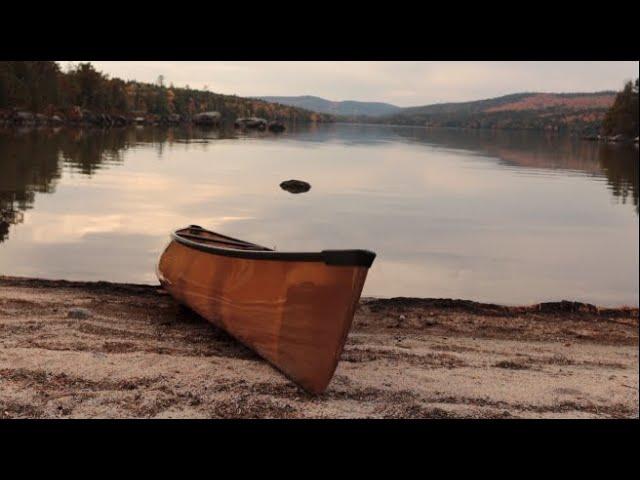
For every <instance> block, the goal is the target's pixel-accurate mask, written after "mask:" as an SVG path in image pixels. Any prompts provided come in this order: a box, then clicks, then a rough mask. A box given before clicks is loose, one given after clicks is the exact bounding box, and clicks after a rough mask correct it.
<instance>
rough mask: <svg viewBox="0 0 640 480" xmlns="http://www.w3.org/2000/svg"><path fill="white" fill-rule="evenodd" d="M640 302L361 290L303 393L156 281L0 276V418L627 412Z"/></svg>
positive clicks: (634, 402) (630, 411)
mask: <svg viewBox="0 0 640 480" xmlns="http://www.w3.org/2000/svg"><path fill="white" fill-rule="evenodd" d="M638 373H639V372H638V309H637V308H619V309H600V308H597V307H595V306H592V305H586V304H578V303H570V302H560V303H548V304H540V305H534V306H526V307H504V306H499V305H488V304H480V303H475V302H470V301H464V300H448V299H408V298H395V299H370V298H369V299H368V298H364V299H362V300H361V303H360V307H359V308H358V311H357V313H356V316H355V319H354V325H353V328H352V330H351V333H350V334H349V338H348V341H347V345H346V347H345V351H344V353H343V355H342V361H341V362H340V364H339V365H338V369H337V371H336V374H335V376H334V378H333V380H332V382H331V384H330V385H329V388H328V389H327V391H326V392H325V393H324V394H322V395H319V396H312V395H309V394H307V393H305V392H304V391H303V390H301V389H299V388H298V387H297V386H296V385H295V384H293V383H291V382H290V381H289V380H287V379H286V378H285V377H284V376H283V375H281V374H280V373H279V372H278V371H277V370H275V369H273V368H272V367H271V366H270V365H269V364H268V363H266V362H265V361H263V360H262V359H260V358H259V357H258V356H257V355H255V354H254V353H252V352H251V351H250V350H248V349H246V348H245V347H243V346H242V345H241V344H239V343H238V342H236V341H235V340H233V339H232V338H231V337H229V336H228V335H227V334H225V333H224V332H223V331H221V330H219V329H217V328H215V327H214V326H212V325H210V324H208V323H207V322H206V321H204V320H203V319H201V318H200V317H198V316H197V315H196V314H194V313H192V312H191V311H189V310H187V309H185V308H183V307H180V306H179V305H177V304H176V303H175V302H174V301H173V299H172V298H171V297H170V296H168V295H166V294H164V292H162V291H161V290H159V288H158V287H152V286H144V285H123V284H111V283H106V282H98V283H85V282H66V281H51V280H38V279H25V278H12V277H1V276H0V418H25V417H26V418H88V417H90V418H153V417H161V418H354V417H355V418H371V417H374V418H516V417H536V418H540V417H546V418H629V417H630V418H638V415H639V412H638Z"/></svg>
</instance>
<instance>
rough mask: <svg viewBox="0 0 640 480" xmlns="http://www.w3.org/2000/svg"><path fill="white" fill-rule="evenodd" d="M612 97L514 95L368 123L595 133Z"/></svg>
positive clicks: (407, 112) (608, 93)
mask: <svg viewBox="0 0 640 480" xmlns="http://www.w3.org/2000/svg"><path fill="white" fill-rule="evenodd" d="M615 95H616V92H613V91H605V92H595V93H516V94H512V95H505V96H502V97H497V98H490V99H486V100H477V101H473V102H460V103H440V104H435V105H425V106H421V107H409V108H403V109H401V110H400V111H398V112H395V113H393V114H391V115H385V116H383V117H379V118H375V119H369V120H371V121H376V122H382V123H394V124H404V125H425V126H437V127H461V128H508V129H520V128H522V129H534V130H575V131H583V132H586V131H596V130H598V129H599V128H600V125H601V124H602V120H603V119H604V117H605V115H606V113H607V110H608V109H609V108H610V107H611V105H612V104H613V101H614V99H615ZM360 120H363V119H360Z"/></svg>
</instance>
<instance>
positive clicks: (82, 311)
mask: <svg viewBox="0 0 640 480" xmlns="http://www.w3.org/2000/svg"><path fill="white" fill-rule="evenodd" d="M90 316H91V312H90V311H89V310H87V309H86V308H71V309H69V311H68V312H67V317H68V318H77V319H79V320H83V319H85V318H89V317H90Z"/></svg>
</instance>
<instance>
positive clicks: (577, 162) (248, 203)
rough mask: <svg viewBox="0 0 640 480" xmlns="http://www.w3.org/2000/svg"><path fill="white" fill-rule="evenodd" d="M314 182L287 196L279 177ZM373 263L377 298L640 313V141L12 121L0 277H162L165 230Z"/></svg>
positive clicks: (1, 170) (0, 199) (0, 153)
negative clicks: (207, 232)
mask: <svg viewBox="0 0 640 480" xmlns="http://www.w3.org/2000/svg"><path fill="white" fill-rule="evenodd" d="M289 178H298V179H302V180H306V181H308V182H310V183H311V184H312V189H311V191H310V192H308V193H305V194H300V195H292V194H290V193H287V192H285V191H283V190H281V189H280V188H279V186H278V184H279V183H280V182H281V181H282V180H286V179H289ZM192 223H195V224H199V225H202V226H203V227H206V228H211V229H214V230H217V231H220V232H221V233H224V234H227V235H231V236H235V237H239V238H242V239H246V240H249V241H252V242H256V243H259V244H263V245H267V246H275V247H276V248H278V249H279V250H298V251H300V250H321V249H328V248H367V249H371V250H374V251H375V252H377V253H378V258H377V259H376V261H375V263H374V266H373V267H372V269H371V271H370V272H369V277H368V280H367V284H366V286H365V292H364V293H365V295H374V296H399V295H403V296H423V297H456V298H467V299H474V300H480V301H491V302H500V303H508V304H516V303H528V302H536V301H549V300H559V299H571V300H580V301H586V302H591V303H597V304H602V305H618V304H631V305H638V267H639V265H638V149H637V148H636V147H615V146H606V145H598V144H596V143H590V142H585V141H581V140H578V139H572V138H569V137H557V136H546V135H544V134H540V133H526V132H486V131H453V130H425V129H423V128H411V127H378V126H359V125H323V126H317V127H313V128H301V129H291V130H290V131H288V132H286V133H285V134H284V135H280V136H275V135H272V134H254V135H249V136H237V135H236V134H235V133H233V132H222V133H221V132H218V131H215V130H213V131H202V130H197V129H186V128H170V129H166V128H131V129H127V130H111V131H101V130H74V129H58V130H52V129H39V130H33V129H31V130H27V129H25V130H16V129H5V130H1V129H0V274H5V275H20V276H33V277H45V278H66V279H82V280H111V281H126V282H145V283H156V278H155V275H154V268H155V262H156V260H157V258H158V255H159V254H160V252H161V250H162V248H163V247H164V246H165V244H166V243H167V241H168V234H169V232H170V231H171V230H172V229H174V228H176V227H182V226H185V225H188V224H192Z"/></svg>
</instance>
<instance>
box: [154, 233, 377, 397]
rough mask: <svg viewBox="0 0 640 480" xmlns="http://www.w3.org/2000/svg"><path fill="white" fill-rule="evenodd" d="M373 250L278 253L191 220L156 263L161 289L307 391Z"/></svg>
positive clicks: (318, 380)
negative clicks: (189, 224)
mask: <svg viewBox="0 0 640 480" xmlns="http://www.w3.org/2000/svg"><path fill="white" fill-rule="evenodd" d="M375 256H376V255H375V253H373V252H370V251H368V250H323V251H321V252H278V251H275V250H272V249H270V248H267V247H263V246H260V245H256V244H254V243H250V242H245V241H243V240H238V239H236V238H232V237H228V236H225V235H220V234H218V233H215V232H211V231H208V230H205V229H203V228H202V227H199V226H197V225H191V226H189V227H187V228H183V229H179V230H176V231H175V232H173V233H172V234H171V242H170V243H169V245H168V246H167V248H166V249H165V250H164V252H163V253H162V255H161V257H160V260H159V262H158V268H157V275H158V279H159V280H160V283H161V284H162V286H163V288H164V289H165V290H166V291H167V292H169V293H170V294H171V295H172V296H173V297H174V298H175V299H176V300H177V301H178V302H180V303H182V304H184V305H186V306H188V307H189V308H191V309H192V310H194V311H195V312H196V313H198V314H200V315H202V316H203V317H204V318H205V319H207V320H208V321H209V322H211V323H213V324H214V325H216V326H218V327H220V328H222V329H224V330H225V331H226V332H227V333H229V334H230V335H231V336H233V337H234V338H236V339H237V340H239V341H240V342H242V343H243V344H244V345H246V346H247V347H249V348H250V349H252V350H253V351H255V352H256V353H257V354H258V355H260V356H261V357H263V358H264V359H266V360H267V361H268V362H270V363H271V364H272V365H274V366H275V367H276V368H278V369H279V370H280V371H282V372H283V373H284V374H285V375H286V376H287V377H289V378H290V379H291V380H293V381H294V382H296V383H297V384H299V385H300V386H301V387H303V388H304V389H305V390H307V391H309V392H312V393H316V394H317V393H322V392H323V391H324V390H325V389H326V388H327V385H328V384H329V382H330V381H331V377H332V376H333V373H334V372H335V369H336V367H337V365H338V361H339V359H340V355H341V353H342V350H343V347H344V343H345V341H346V338H347V334H348V333H349V329H350V327H351V322H352V320H353V315H354V312H355V309H356V307H357V305H358V300H359V299H360V294H361V292H362V287H363V286H364V282H365V280H366V277H367V272H368V270H369V267H370V266H371V264H372V263H373V260H374V258H375Z"/></svg>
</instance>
